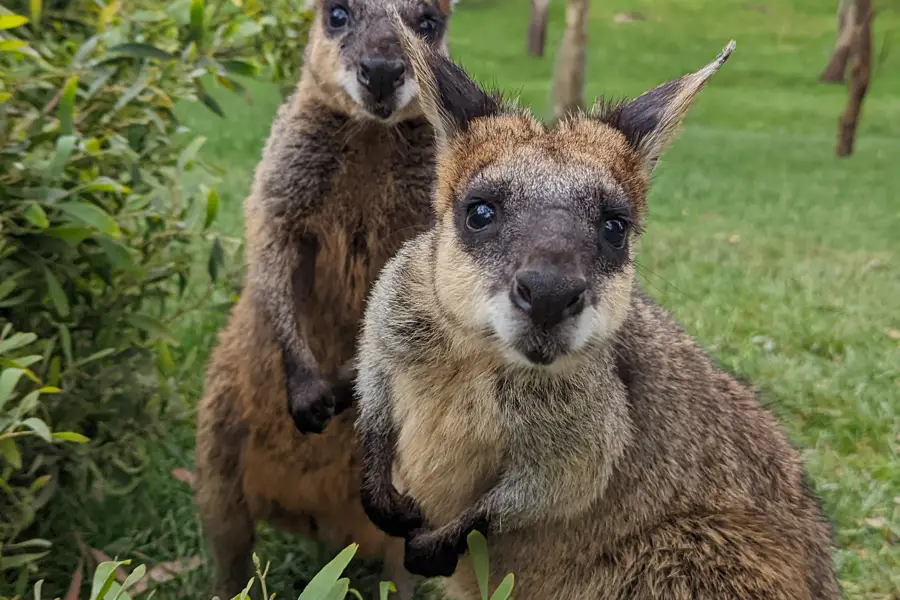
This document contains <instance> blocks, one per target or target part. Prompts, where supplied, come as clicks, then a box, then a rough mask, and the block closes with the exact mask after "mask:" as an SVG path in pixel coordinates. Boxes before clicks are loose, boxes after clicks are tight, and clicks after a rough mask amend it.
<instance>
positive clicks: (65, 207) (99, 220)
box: [58, 201, 122, 239]
mask: <svg viewBox="0 0 900 600" xmlns="http://www.w3.org/2000/svg"><path fill="white" fill-rule="evenodd" d="M58 206H59V209H60V210H62V211H63V212H65V213H66V214H68V215H69V216H70V217H73V218H75V219H76V220H78V221H80V222H82V223H84V224H85V225H90V226H91V227H93V228H95V229H97V230H98V231H102V232H103V233H105V234H106V235H108V236H109V237H111V238H113V239H119V238H120V237H122V230H121V229H119V225H118V224H117V223H116V222H115V221H114V220H113V218H112V217H111V216H109V214H108V213H107V212H106V211H105V210H103V209H102V208H99V207H98V206H96V205H94V204H90V203H88V202H80V201H76V202H64V203H62V204H59V205H58Z"/></svg>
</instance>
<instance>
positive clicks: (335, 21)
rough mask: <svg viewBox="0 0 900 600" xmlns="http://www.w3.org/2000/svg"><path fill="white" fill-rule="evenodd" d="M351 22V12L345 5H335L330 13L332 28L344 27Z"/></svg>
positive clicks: (330, 25) (329, 24)
mask: <svg viewBox="0 0 900 600" xmlns="http://www.w3.org/2000/svg"><path fill="white" fill-rule="evenodd" d="M348 23H350V13H349V12H347V9H346V8H344V7H343V6H340V5H338V6H335V7H334V8H332V9H331V12H330V13H328V26H329V27H331V28H332V29H343V28H344V27H346V26H347V24H348Z"/></svg>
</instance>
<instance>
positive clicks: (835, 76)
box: [819, 0, 857, 83]
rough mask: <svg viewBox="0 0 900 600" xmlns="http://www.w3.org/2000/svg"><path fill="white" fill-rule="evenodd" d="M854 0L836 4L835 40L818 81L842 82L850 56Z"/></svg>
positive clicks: (854, 15) (854, 12)
mask: <svg viewBox="0 0 900 600" xmlns="http://www.w3.org/2000/svg"><path fill="white" fill-rule="evenodd" d="M856 15H857V10H856V3H855V0H840V3H839V4H838V18H837V25H838V26H837V41H836V42H835V44H834V50H832V52H831V58H830V59H828V65H826V67H825V70H824V71H822V74H821V75H819V81H825V82H828V83H844V73H845V72H846V70H847V61H848V59H849V58H850V44H851V41H852V37H853V26H854V24H855V23H856Z"/></svg>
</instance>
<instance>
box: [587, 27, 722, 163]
mask: <svg viewBox="0 0 900 600" xmlns="http://www.w3.org/2000/svg"><path fill="white" fill-rule="evenodd" d="M734 47H735V43H734V41H733V40H732V41H730V42H728V45H727V46H725V49H724V50H722V52H721V53H720V54H719V56H717V57H716V59H715V60H714V61H712V62H711V63H709V64H708V65H706V66H705V67H703V68H702V69H700V70H699V71H697V72H696V73H690V74H688V75H685V76H684V77H681V78H680V79H675V80H674V81H669V82H667V83H664V84H662V85H661V86H659V87H656V88H653V89H652V90H650V91H649V92H645V93H644V94H642V95H640V96H638V97H637V98H635V99H634V100H631V101H630V102H626V103H625V104H620V105H617V106H610V105H609V104H608V103H606V102H604V101H602V100H601V101H600V102H598V103H597V105H595V106H594V109H593V111H592V113H593V115H594V117H595V118H598V119H600V120H601V121H603V122H604V123H606V124H608V125H610V126H612V127H615V128H616V129H618V130H619V131H621V132H622V133H623V134H624V135H625V137H626V139H628V143H629V144H631V146H632V147H633V148H634V149H635V150H637V151H638V153H640V154H641V156H642V157H643V158H644V161H645V163H646V165H647V168H648V169H651V170H652V169H653V167H654V166H656V161H657V160H658V159H659V156H660V155H661V154H662V153H663V151H665V149H666V148H667V147H668V146H669V144H670V143H671V142H672V140H674V139H675V138H676V137H677V136H678V133H679V129H680V127H681V123H682V121H683V120H684V116H685V114H687V111H688V109H689V108H690V107H691V105H692V104H693V102H694V99H695V98H696V97H697V94H699V93H700V90H702V89H703V86H704V85H705V84H706V82H707V81H708V80H709V78H710V77H712V76H713V75H714V74H715V73H716V72H717V71H718V70H719V68H720V67H721V66H722V65H723V64H724V63H725V61H726V60H728V57H729V56H731V53H732V52H733V51H734Z"/></svg>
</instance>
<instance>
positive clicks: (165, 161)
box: [0, 0, 302, 593]
mask: <svg viewBox="0 0 900 600" xmlns="http://www.w3.org/2000/svg"><path fill="white" fill-rule="evenodd" d="M248 4H249V3H248ZM277 4H278V3H276V5H277ZM284 4H286V3H282V6H283V5H284ZM240 5H241V2H240V1H239V0H233V2H225V1H219V2H216V3H215V4H213V5H211V6H206V5H205V3H204V2H203V0H179V1H176V2H172V3H162V2H151V1H149V0H129V2H127V3H125V2H120V1H118V0H111V1H110V2H108V3H105V4H104V3H102V2H99V1H95V0H81V1H79V0H56V1H54V2H49V3H48V4H47V5H46V6H42V4H41V2H40V1H39V0H29V1H28V2H23V1H19V2H15V3H13V8H14V9H16V10H19V11H20V12H22V13H26V12H27V14H28V17H27V18H26V17H25V16H18V15H16V14H14V13H12V12H11V11H9V10H7V9H5V8H3V7H2V6H0V73H2V75H0V310H2V319H0V329H2V332H3V335H2V337H0V340H3V341H0V348H2V349H3V351H2V352H0V358H2V360H3V362H2V366H3V368H4V370H3V372H2V377H3V384H2V387H0V392H2V393H0V495H2V499H0V515H2V516H0V536H2V537H0V567H2V576H0V593H2V592H3V590H4V589H6V588H7V587H9V588H10V589H15V590H16V591H17V592H18V593H22V592H23V590H25V589H27V585H28V581H29V580H30V579H33V578H34V574H35V573H36V569H37V566H36V562H35V561H36V560H38V559H40V557H41V553H42V552H43V551H44V550H45V549H46V546H47V545H48V544H49V542H44V541H40V540H38V541H37V542H34V541H33V540H32V541H31V542H29V541H25V542H23V541H22V539H20V538H22V537H30V536H32V535H39V534H41V533H43V532H46V531H48V530H49V528H50V527H51V526H52V525H54V523H52V522H51V523H47V522H44V521H43V520H38V521H36V520H35V518H34V517H35V511H36V510H38V509H40V508H42V507H44V506H45V505H46V504H47V502H48V501H50V499H51V497H52V495H53V492H54V491H55V490H57V489H59V488H60V487H63V488H66V489H67V491H68V492H71V494H72V495H74V496H75V497H81V496H79V495H80V494H86V492H87V491H88V490H91V491H92V493H94V494H109V493H124V492H127V491H128V490H130V489H132V487H133V485H134V484H135V479H134V474H135V473H137V472H139V471H140V469H141V465H142V463H143V461H144V460H145V458H144V457H145V456H146V453H145V451H144V447H145V443H146V441H147V439H148V438H151V437H152V436H153V434H154V432H156V431H161V430H162V427H161V424H162V422H163V419H161V417H165V419H176V420H177V419H180V418H184V416H185V415H188V414H189V410H190V407H189V404H188V403H186V402H184V401H182V399H181V393H180V392H181V382H182V381H183V380H184V377H185V376H186V374H187V373H188V372H189V371H190V370H192V369H195V368H197V365H195V364H194V357H195V356H196V355H195V354H193V353H191V352H188V353H186V354H185V357H184V360H181V361H180V364H177V365H176V363H175V361H174V360H173V358H172V347H173V346H175V345H177V341H176V340H175V339H174V338H173V337H172V335H171V333H170V328H171V326H172V325H173V324H175V323H177V322H178V320H179V319H180V318H181V317H182V316H184V314H185V313H187V312H189V311H191V310H194V309H198V308H206V309H209V308H210V306H209V297H210V294H211V291H212V290H213V286H214V285H216V282H217V280H219V279H220V277H219V276H220V275H221V272H222V269H223V267H224V266H225V257H226V255H227V250H228V246H227V242H226V241H225V240H221V239H219V238H218V237H217V236H216V235H215V234H214V233H212V232H211V229H210V225H211V223H212V222H213V221H214V219H215V218H216V214H217V211H218V195H217V193H216V192H215V190H214V189H213V188H211V187H209V184H210V183H211V181H212V178H211V175H212V173H211V171H210V169H208V168H206V166H205V165H204V164H203V163H202V161H200V160H199V159H198V151H199V149H200V147H201V145H202V143H203V139H202V138H193V137H191V136H190V135H188V134H189V132H186V131H184V130H183V128H181V127H180V125H179V123H178V122H177V119H176V118H175V116H174V114H173V112H172V109H173V107H174V105H175V104H176V103H177V102H179V101H183V100H198V101H200V102H202V103H203V104H205V105H206V106H207V107H208V108H209V109H210V110H212V111H214V112H216V113H217V114H219V115H222V110H221V108H220V107H219V105H218V104H217V103H216V101H215V100H214V99H213V98H212V97H211V96H210V95H209V93H208V92H207V89H206V86H207V85H209V84H210V81H214V82H217V83H218V84H220V85H222V86H224V87H225V88H227V89H229V90H232V91H235V92H238V93H243V92H244V88H243V86H242V85H241V83H240V77H241V76H253V75H257V74H259V73H261V72H264V71H265V69H266V65H265V64H264V63H263V62H262V61H260V60H259V59H258V58H257V56H258V54H259V52H258V50H259V48H260V47H263V48H268V52H269V55H271V57H272V58H271V60H273V61H275V60H280V59H281V57H282V56H283V54H284V52H287V51H283V50H282V49H281V48H282V46H281V45H280V44H279V43H278V41H277V40H265V39H263V38H264V36H263V35H261V34H262V33H263V32H265V31H266V28H272V27H292V25H286V24H284V23H283V22H282V21H279V20H278V19H277V18H274V21H273V18H271V15H269V14H268V13H265V12H263V11H261V10H260V9H259V8H258V7H257V8H254V9H253V10H249V9H245V8H243V7H241V6H240ZM296 21H297V19H296V18H294V19H293V20H292V21H291V23H294V22H296ZM298 31H299V30H298ZM298 35H299V34H298ZM289 46H290V47H291V48H292V49H291V50H290V52H293V51H294V50H293V48H294V46H297V47H300V46H302V40H301V39H299V38H298V39H297V40H296V41H291V42H290V44H289ZM267 56H268V55H267ZM278 76H279V77H284V76H286V75H285V74H284V73H282V74H280V75H278ZM198 253H202V254H203V256H204V257H205V258H203V259H201V260H198V259H197V256H198ZM198 267H199V268H198ZM14 331H18V332H29V333H18V334H14V333H13V332H14ZM23 336H24V337H23ZM26 368H27V369H30V371H29V370H24V369H26ZM29 386H30V387H29ZM36 386H40V387H36ZM59 390H61V391H59ZM57 392H58V393H57ZM56 429H60V430H64V431H75V432H79V434H68V433H67V434H57V436H56V438H58V439H70V440H72V441H86V440H85V439H84V437H83V436H87V438H90V442H89V443H87V444H82V445H78V446H77V450H74V451H73V448H76V446H73V445H64V446H60V445H58V444H53V443H52V442H53V441H54V437H53V433H52V431H53V430H56ZM26 434H28V435H26ZM82 434H83V436H82ZM8 507H18V509H15V510H7V509H8ZM56 525H59V527H56V529H55V530H56V531H59V530H60V529H64V528H65V526H66V525H67V523H61V524H59V523H57V524H56ZM35 544H36V545H35ZM33 548H39V549H41V552H31V551H27V552H26V550H29V549H33Z"/></svg>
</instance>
